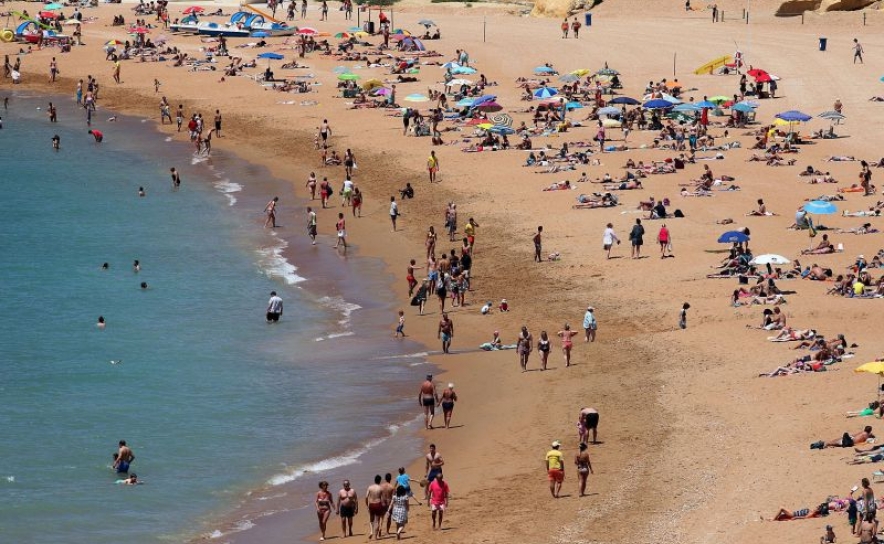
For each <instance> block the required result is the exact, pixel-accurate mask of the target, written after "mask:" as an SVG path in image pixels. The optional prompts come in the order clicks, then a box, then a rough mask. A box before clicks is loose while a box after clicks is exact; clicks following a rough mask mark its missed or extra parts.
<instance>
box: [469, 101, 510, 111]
mask: <svg viewBox="0 0 884 544" xmlns="http://www.w3.org/2000/svg"><path fill="white" fill-rule="evenodd" d="M473 107H474V108H476V109H477V110H479V111H487V112H493V111H500V110H502V109H503V106H501V105H500V104H498V103H497V102H494V101H493V100H492V101H491V102H483V103H482V104H479V105H478V106H473Z"/></svg>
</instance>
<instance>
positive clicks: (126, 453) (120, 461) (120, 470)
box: [114, 440, 135, 474]
mask: <svg viewBox="0 0 884 544" xmlns="http://www.w3.org/2000/svg"><path fill="white" fill-rule="evenodd" d="M134 460H135V454H134V453H132V450H131V449H130V448H129V446H127V445H126V441H125V440H120V443H119V449H118V450H117V458H116V461H114V470H116V471H117V474H128V473H129V465H130V464H131V463H132V461H134Z"/></svg>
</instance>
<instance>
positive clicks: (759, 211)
mask: <svg viewBox="0 0 884 544" xmlns="http://www.w3.org/2000/svg"><path fill="white" fill-rule="evenodd" d="M746 215H747V216H755V217H759V216H761V217H763V216H772V215H777V214H775V213H773V212H769V211H767V206H766V205H765V204H764V200H763V199H761V198H759V199H758V208H756V209H754V210H750V211H749V213H747V214H746Z"/></svg>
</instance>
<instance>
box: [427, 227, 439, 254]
mask: <svg viewBox="0 0 884 544" xmlns="http://www.w3.org/2000/svg"><path fill="white" fill-rule="evenodd" d="M425 245H426V246H427V259H429V258H430V256H431V255H435V254H436V228H435V227H433V226H432V225H430V230H428V231H427V240H426V242H425Z"/></svg>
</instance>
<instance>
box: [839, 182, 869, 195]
mask: <svg viewBox="0 0 884 544" xmlns="http://www.w3.org/2000/svg"><path fill="white" fill-rule="evenodd" d="M838 192H839V193H865V192H866V190H865V188H864V187H863V186H862V185H860V184H858V183H853V184H851V185H850V187H839V188H838Z"/></svg>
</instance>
